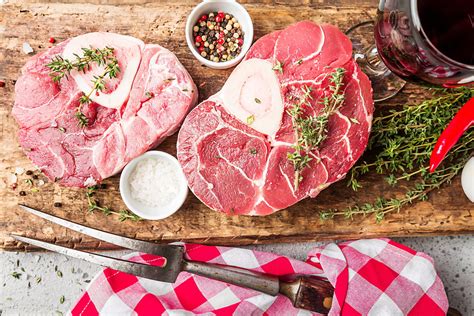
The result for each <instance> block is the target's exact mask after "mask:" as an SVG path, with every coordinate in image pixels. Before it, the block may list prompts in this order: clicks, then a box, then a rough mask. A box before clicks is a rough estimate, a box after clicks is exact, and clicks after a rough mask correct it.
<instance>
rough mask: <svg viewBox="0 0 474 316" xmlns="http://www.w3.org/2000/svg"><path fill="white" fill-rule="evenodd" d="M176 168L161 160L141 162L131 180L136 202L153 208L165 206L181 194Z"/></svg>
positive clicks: (132, 194)
mask: <svg viewBox="0 0 474 316" xmlns="http://www.w3.org/2000/svg"><path fill="white" fill-rule="evenodd" d="M179 179H180V178H179V175H178V171H177V170H176V166H175V165H173V163H172V162H170V161H168V160H166V159H161V158H147V159H143V160H142V161H139V162H138V163H137V165H136V166H135V169H133V171H132V173H131V175H130V178H129V184H130V193H131V196H132V198H133V199H134V200H136V201H139V202H141V203H143V204H145V205H148V206H151V207H157V206H165V205H167V204H169V203H170V202H171V201H173V200H174V198H175V197H176V195H177V194H178V193H179V189H180V183H179V181H180V180H179Z"/></svg>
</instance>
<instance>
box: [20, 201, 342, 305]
mask: <svg viewBox="0 0 474 316" xmlns="http://www.w3.org/2000/svg"><path fill="white" fill-rule="evenodd" d="M20 207H21V208H22V209H24V210H25V211H28V212H30V213H32V214H34V215H37V216H39V217H42V218H44V219H46V220H49V221H51V222H53V223H56V224H59V225H61V226H64V227H66V228H69V229H72V230H75V231H77V232H80V233H83V234H85V235H89V236H91V237H94V238H97V239H100V240H103V241H106V242H109V243H111V244H114V245H117V246H121V247H124V248H127V249H132V250H136V251H139V252H142V253H148V254H152V255H156V256H160V257H164V258H165V259H166V261H165V264H164V266H163V267H157V266H150V265H146V264H142V263H137V262H131V261H127V260H123V259H118V258H112V257H108V256H104V255H100V254H95V253H90V252H85V251H79V250H76V249H71V248H66V247H62V246H59V245H56V244H51V243H48V242H45V241H41V240H37V239H32V238H28V237H23V236H19V235H14V234H12V235H11V236H12V237H13V238H15V239H17V240H19V241H21V242H24V243H29V244H31V245H34V246H37V247H40V248H44V249H47V250H51V251H55V252H58V253H61V254H64V255H67V256H71V257H75V258H79V259H82V260H86V261H89V262H93V263H96V264H99V265H101V266H104V267H109V268H112V269H114V270H119V271H122V272H125V273H129V274H133V275H136V276H139V277H143V278H147V279H152V280H157V281H162V282H168V283H173V282H175V281H176V278H177V277H178V274H179V273H180V272H181V271H187V272H189V273H193V274H197V275H200V276H203V277H207V278H210V279H214V280H219V281H222V282H227V283H230V284H234V285H237V286H241V287H244V288H249V289H253V290H256V291H259V292H262V293H265V294H268V295H272V296H276V295H277V294H282V295H284V296H286V297H288V298H289V299H290V300H291V302H292V303H293V305H294V306H295V307H296V308H302V309H306V310H310V311H314V312H318V313H321V314H327V313H328V312H329V309H330V308H331V305H332V296H333V293H334V288H333V287H332V285H331V284H330V283H329V282H328V281H326V280H322V279H320V278H317V277H313V276H298V277H296V278H294V279H292V280H290V281H286V280H285V281H283V280H281V279H279V278H278V277H275V276H269V275H264V274H258V273H254V272H252V271H249V270H245V269H241V268H225V267H223V266H218V265H214V264H208V263H201V262H195V261H188V260H185V259H184V248H183V247H182V246H178V245H158V244H155V243H151V242H147V241H142V240H136V239H131V238H127V237H122V236H118V235H114V234H111V233H108V232H105V231H102V230H98V229H94V228H90V227H87V226H83V225H80V224H77V223H73V222H70V221H68V220H65V219H62V218H59V217H56V216H53V215H50V214H47V213H44V212H41V211H39V210H35V209H33V208H30V207H28V206H26V205H20Z"/></svg>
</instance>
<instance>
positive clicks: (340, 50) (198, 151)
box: [177, 21, 374, 215]
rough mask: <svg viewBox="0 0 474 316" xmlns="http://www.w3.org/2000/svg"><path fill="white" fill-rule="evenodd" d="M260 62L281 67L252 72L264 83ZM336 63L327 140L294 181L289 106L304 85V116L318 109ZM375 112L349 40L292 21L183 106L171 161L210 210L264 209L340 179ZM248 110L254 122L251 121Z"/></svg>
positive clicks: (252, 211)
mask: <svg viewBox="0 0 474 316" xmlns="http://www.w3.org/2000/svg"><path fill="white" fill-rule="evenodd" d="M266 64H269V65H272V66H273V67H274V66H277V65H281V68H282V69H281V71H280V70H278V67H275V69H276V70H274V71H273V73H270V74H269V73H268V72H265V75H264V76H262V75H260V78H261V80H265V82H259V81H258V80H255V78H259V76H258V75H256V73H257V72H258V69H257V67H255V65H266ZM273 67H272V68H273ZM338 67H343V68H344V69H345V74H344V79H343V87H344V91H343V93H344V96H345V101H344V103H343V105H342V107H341V108H340V109H339V111H337V112H336V113H334V114H333V115H331V116H330V118H329V122H328V125H327V130H328V133H327V138H326V139H325V140H324V141H323V142H322V143H321V144H320V146H319V147H318V148H316V149H314V150H313V151H312V152H311V153H310V158H311V161H310V162H309V165H308V166H307V167H306V168H305V169H304V170H303V171H302V173H301V176H302V178H303V180H302V181H301V182H299V183H298V181H295V176H296V175H295V171H294V166H293V164H292V162H290V161H289V160H288V154H289V153H292V152H293V151H294V149H293V145H294V144H295V142H296V135H295V132H294V128H293V122H292V118H291V116H290V115H289V114H288V110H289V109H291V107H292V104H293V103H294V102H295V101H294V100H295V99H297V98H298V97H301V96H302V94H303V92H302V90H303V89H302V88H310V89H311V92H310V95H311V99H309V102H310V107H309V109H307V111H308V112H309V113H308V114H317V113H319V112H320V111H321V108H322V106H323V105H322V99H323V98H324V97H325V96H328V94H329V93H330V87H331V83H330V75H331V73H332V72H333V71H334V69H335V68H338ZM252 69H255V72H252ZM275 85H277V86H278V90H279V93H280V97H279V98H276V97H275V92H273V91H274V88H273V87H274V86H275ZM252 93H253V94H255V97H254V96H252V95H251V94H252ZM255 98H258V100H259V101H261V102H252V101H255ZM272 100H274V101H273V104H272ZM281 103H283V109H281ZM259 104H262V108H258V105H259ZM373 110H374V107H373V100H372V88H371V85H370V82H369V80H368V78H367V76H366V75H364V74H363V73H362V72H361V71H360V69H359V67H358V66H357V64H356V63H355V61H354V60H353V59H352V47H351V43H350V41H349V39H348V38H347V37H346V36H345V35H344V34H343V33H342V32H341V31H339V30H338V29H337V28H336V27H334V26H332V25H317V24H315V23H313V22H309V21H304V22H300V23H296V24H293V25H290V26H289V27H287V28H286V29H284V30H281V31H276V32H273V33H270V34H268V35H266V36H264V37H262V38H261V39H259V40H258V41H257V42H256V43H255V44H254V45H253V46H252V47H251V49H250V50H249V52H248V54H247V57H246V60H244V61H243V62H242V63H241V64H240V65H239V66H238V67H237V68H236V69H235V70H234V72H233V73H232V74H231V76H230V79H229V82H227V83H226V84H225V85H224V88H223V89H222V90H221V91H220V92H218V93H217V94H216V95H214V96H212V97H210V98H209V100H206V101H204V102H203V103H201V104H200V105H198V106H197V107H196V108H195V109H194V110H192V111H191V113H190V114H189V115H188V116H187V118H186V119H185V121H184V123H183V126H182V128H181V130H180V132H179V136H178V145H177V147H178V159H179V161H180V163H181V165H182V167H183V170H184V173H185V174H186V176H187V178H188V182H189V187H190V188H191V190H192V191H193V192H194V194H195V195H196V196H197V197H198V198H199V199H200V200H201V201H202V202H204V203H205V204H206V205H207V206H209V207H210V208H212V209H214V210H218V211H222V212H225V213H227V214H246V215H268V214H271V213H273V212H276V211H278V210H281V209H284V208H287V207H289V206H291V205H293V204H295V203H296V202H298V201H300V200H302V199H304V198H306V197H315V196H317V195H318V194H319V193H320V192H321V191H322V190H323V189H325V188H326V187H328V186H329V185H330V184H331V183H333V182H336V181H338V180H340V179H342V178H343V177H344V176H345V175H346V173H347V172H348V171H349V169H350V168H351V167H352V166H353V165H354V163H355V162H356V161H357V159H359V157H360V156H361V155H362V153H363V151H364V149H365V147H366V146H367V142H368V137H369V133H370V128H371V124H372V113H373ZM267 113H268V115H267ZM249 114H251V115H254V116H255V117H254V119H255V120H257V119H259V118H260V119H261V120H260V121H258V124H255V120H253V119H252V120H250V121H248V120H247V118H246V116H247V115H249ZM263 114H265V115H263ZM270 120H273V121H270ZM275 120H276V121H275ZM254 124H255V125H254ZM275 131H276V132H275ZM295 183H298V185H297V186H296V185H295Z"/></svg>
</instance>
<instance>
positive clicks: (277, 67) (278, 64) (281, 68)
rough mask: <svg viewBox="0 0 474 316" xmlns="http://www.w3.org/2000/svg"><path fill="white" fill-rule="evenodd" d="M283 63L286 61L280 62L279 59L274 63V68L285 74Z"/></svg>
mask: <svg viewBox="0 0 474 316" xmlns="http://www.w3.org/2000/svg"><path fill="white" fill-rule="evenodd" d="M283 65H284V63H282V62H280V61H279V60H277V61H276V64H275V65H273V68H272V69H273V70H275V71H278V72H279V73H281V74H283Z"/></svg>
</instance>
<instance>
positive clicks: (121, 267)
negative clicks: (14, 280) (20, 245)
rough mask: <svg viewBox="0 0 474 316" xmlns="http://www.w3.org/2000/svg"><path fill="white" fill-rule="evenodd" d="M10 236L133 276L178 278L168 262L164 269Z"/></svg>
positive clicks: (169, 281)
mask: <svg viewBox="0 0 474 316" xmlns="http://www.w3.org/2000/svg"><path fill="white" fill-rule="evenodd" d="M10 236H12V237H13V238H15V239H16V240H19V241H21V242H24V243H28V244H31V245H33V246H37V247H40V248H43V249H46V250H50V251H54V252H58V253H60V254H63V255H66V256H69V257H74V258H78V259H82V260H85V261H88V262H92V263H95V264H98V265H101V266H104V267H108V268H111V269H114V270H118V271H122V272H125V273H129V274H133V275H136V276H139V277H143V278H147V279H152V280H157V281H162V282H168V283H173V282H175V281H176V278H177V277H178V274H179V272H180V266H176V265H170V264H168V262H166V265H165V266H164V267H157V266H150V265H146V264H142V263H138V262H131V261H126V260H123V259H119V258H112V257H108V256H104V255H99V254H95V253H90V252H86V251H80V250H76V249H71V248H67V247H63V246H59V245H55V244H51V243H48V242H45V241H42V240H37V239H33V238H28V237H23V236H18V235H15V234H11V235H10Z"/></svg>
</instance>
